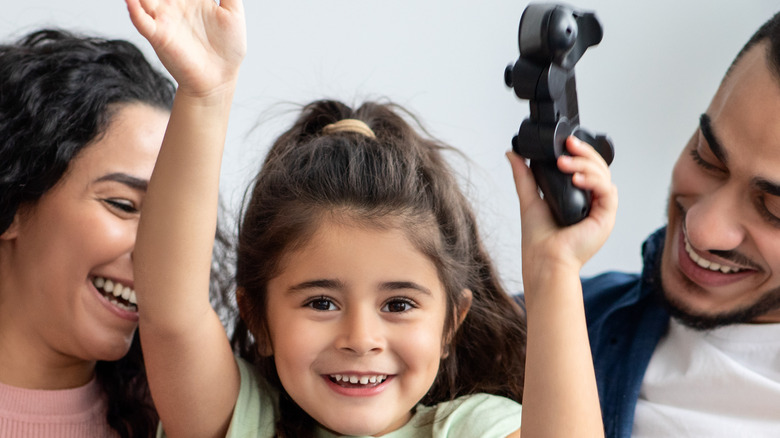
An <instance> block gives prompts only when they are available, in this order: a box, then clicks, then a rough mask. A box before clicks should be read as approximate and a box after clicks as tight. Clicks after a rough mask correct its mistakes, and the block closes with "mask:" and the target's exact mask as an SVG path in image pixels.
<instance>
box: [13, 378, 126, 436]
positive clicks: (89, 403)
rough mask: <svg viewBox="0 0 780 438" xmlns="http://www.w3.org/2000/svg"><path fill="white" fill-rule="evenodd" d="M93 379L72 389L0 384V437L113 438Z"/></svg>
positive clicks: (102, 401)
mask: <svg viewBox="0 0 780 438" xmlns="http://www.w3.org/2000/svg"><path fill="white" fill-rule="evenodd" d="M105 411H106V404H105V399H104V398H103V395H102V391H101V389H100V387H99V386H98V384H97V381H95V380H94V379H93V380H92V381H91V382H89V383H88V384H86V385H84V386H82V387H79V388H73V389H63V390H56V391H51V390H39V389H24V388H17V387H15V386H9V385H5V384H3V383H0V437H3V438H5V437H14V438H50V437H57V438H84V437H114V436H116V435H115V433H114V431H113V429H111V428H110V427H109V426H108V424H106V420H105Z"/></svg>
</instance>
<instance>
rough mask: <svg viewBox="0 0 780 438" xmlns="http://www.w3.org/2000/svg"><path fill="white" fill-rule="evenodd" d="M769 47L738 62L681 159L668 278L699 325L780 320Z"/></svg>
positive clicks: (777, 125)
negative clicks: (768, 61) (767, 55)
mask: <svg viewBox="0 0 780 438" xmlns="http://www.w3.org/2000/svg"><path fill="white" fill-rule="evenodd" d="M766 50H767V43H766V42H764V43H762V44H759V45H757V46H755V47H753V48H752V49H751V50H750V51H748V52H747V53H745V54H744V56H743V57H742V59H740V61H739V62H738V64H737V65H735V66H734V68H733V69H732V71H731V73H730V74H729V76H728V77H727V78H726V79H725V80H724V82H723V84H721V86H720V88H719V89H718V91H717V93H716V94H715V97H714V98H713V100H712V102H711V103H710V106H709V107H708V108H707V112H706V113H705V114H703V115H702V117H701V120H700V125H699V129H698V130H697V131H696V132H695V133H694V134H693V137H692V138H691V140H690V141H689V142H688V145H687V146H686V147H685V149H684V150H683V152H682V154H680V157H679V159H678V160H677V163H676V164H675V166H674V171H673V174H672V184H671V189H670V195H669V206H668V210H669V211H668V215H669V227H668V230H667V235H666V243H665V247H664V253H663V259H662V263H661V278H662V283H663V288H664V291H665V296H666V299H667V301H668V303H669V304H670V306H671V308H672V313H673V314H674V315H675V316H678V317H680V319H681V320H683V322H686V323H688V324H689V325H692V326H694V327H698V328H710V327H715V326H718V325H724V324H730V323H736V322H780V77H779V76H778V75H776V74H775V73H774V72H772V71H771V70H770V69H769V66H768V64H767V57H766V53H767V52H766Z"/></svg>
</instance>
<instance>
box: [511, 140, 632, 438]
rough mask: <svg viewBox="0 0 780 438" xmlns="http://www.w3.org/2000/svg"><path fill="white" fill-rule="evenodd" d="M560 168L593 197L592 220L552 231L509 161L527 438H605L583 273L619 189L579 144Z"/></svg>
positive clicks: (610, 220)
mask: <svg viewBox="0 0 780 438" xmlns="http://www.w3.org/2000/svg"><path fill="white" fill-rule="evenodd" d="M567 149H568V150H569V152H570V153H571V154H572V156H570V157H561V158H560V159H559V162H558V166H559V168H560V169H561V170H562V171H563V172H566V173H572V174H573V178H574V184H575V185H576V186H577V187H579V188H581V189H585V190H591V191H592V194H593V202H592V205H591V210H590V214H589V216H588V217H587V218H585V219H584V220H583V221H581V222H579V223H577V224H575V225H572V226H569V227H565V228H560V227H558V225H556V224H555V222H554V220H553V218H552V215H551V214H550V211H549V208H548V207H547V205H546V204H545V202H544V201H543V200H542V199H541V197H540V196H539V193H538V190H537V186H536V183H535V181H534V178H533V175H532V173H531V171H530V169H529V168H528V167H527V166H526V165H525V163H524V161H523V159H522V158H520V157H519V156H517V155H515V154H514V153H510V154H509V160H510V162H511V164H512V170H513V173H514V177H515V184H516V186H517V193H518V197H519V199H520V210H521V215H522V220H521V224H522V235H523V243H522V245H523V248H522V251H523V257H522V262H523V285H524V290H525V302H526V312H527V318H528V341H527V347H526V348H527V349H526V368H525V372H526V374H525V389H524V395H523V421H522V424H523V426H522V433H523V436H529V437H530V436H533V437H541V436H545V437H556V438H560V437H602V436H603V435H604V429H603V423H602V420H601V409H600V407H599V399H598V391H597V388H596V378H595V374H594V370H593V360H592V357H591V353H590V344H589V341H588V333H587V328H586V323H585V311H584V306H583V297H582V286H581V283H580V276H579V275H580V269H581V268H582V266H583V264H584V263H585V262H586V261H587V260H588V259H590V258H591V257H592V256H593V254H595V253H596V251H597V250H598V249H599V248H600V247H601V246H602V245H603V244H604V242H605V241H606V239H607V237H608V236H609V233H610V232H611V231H612V227H613V226H614V221H615V213H616V210H617V189H616V187H615V186H614V184H612V181H611V178H610V172H609V168H608V167H607V164H606V163H605V162H604V160H603V159H602V158H601V156H600V155H599V154H598V153H597V152H596V151H595V150H594V149H593V148H591V147H590V146H588V145H587V144H586V143H583V142H581V141H579V140H578V139H576V138H574V137H569V139H568V140H567Z"/></svg>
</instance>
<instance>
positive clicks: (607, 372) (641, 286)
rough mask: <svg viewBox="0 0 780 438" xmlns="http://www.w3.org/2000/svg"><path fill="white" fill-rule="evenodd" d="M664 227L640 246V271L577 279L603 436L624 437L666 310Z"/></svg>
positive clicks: (662, 329)
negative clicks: (662, 272) (662, 299)
mask: <svg viewBox="0 0 780 438" xmlns="http://www.w3.org/2000/svg"><path fill="white" fill-rule="evenodd" d="M665 235H666V228H661V229H660V230H658V231H656V232H655V233H653V234H652V235H651V236H650V237H649V238H648V239H647V240H646V241H645V243H644V245H643V247H642V258H643V263H644V269H643V271H642V274H641V275H639V274H624V273H618V272H608V273H605V274H601V275H598V276H596V277H593V278H589V279H584V280H583V282H582V288H583V293H584V296H585V315H586V318H587V324H588V334H589V336H590V346H591V351H592V354H593V363H594V367H595V371H596V382H597V384H598V390H599V398H600V399H601V411H602V414H603V417H604V418H603V419H604V430H605V434H606V436H607V438H617V437H629V436H631V429H632V427H633V425H634V410H635V408H636V402H637V399H638V397H639V389H640V387H641V385H642V379H643V377H644V374H645V370H646V369H647V365H648V363H649V362H650V357H651V356H652V355H653V351H654V350H655V347H656V345H657V344H658V341H659V340H660V339H661V337H662V336H663V335H664V334H665V333H666V330H667V328H668V325H669V314H668V313H667V312H666V310H665V309H664V307H663V305H662V304H661V302H660V300H659V297H660V296H661V285H660V275H659V270H660V264H661V254H662V252H663V245H664V237H665Z"/></svg>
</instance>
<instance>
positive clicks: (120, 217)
mask: <svg viewBox="0 0 780 438" xmlns="http://www.w3.org/2000/svg"><path fill="white" fill-rule="evenodd" d="M174 93H175V88H174V86H173V83H172V82H171V81H170V80H168V79H167V78H166V77H165V76H163V75H162V74H160V73H159V72H157V71H156V70H155V69H153V68H152V67H151V66H150V64H149V63H148V62H147V61H146V59H145V58H144V56H143V55H142V53H141V52H140V51H139V50H138V49H137V48H136V47H134V46H133V45H132V44H130V43H128V42H126V41H118V40H113V41H111V40H105V39H100V38H93V37H87V36H81V35H74V34H71V33H68V32H64V31H60V30H41V31H37V32H33V33H31V34H29V35H27V36H25V37H23V38H21V39H20V40H19V41H17V42H15V43H12V44H8V45H2V46H0V436H20V435H21V436H24V435H35V436H39V435H37V434H42V433H48V434H52V433H53V434H55V435H57V436H60V437H70V436H121V437H145V436H152V435H154V432H155V430H156V427H157V423H158V417H157V414H156V412H155V410H154V407H153V405H152V403H151V399H150V397H149V392H148V386H147V382H146V375H145V371H144V367H143V360H142V356H141V351H140V346H139V343H138V339H137V337H136V336H135V331H136V326H137V321H138V315H137V307H136V305H135V292H134V291H133V267H132V254H133V248H134V245H135V234H136V227H137V224H138V217H139V212H140V209H141V205H142V203H143V198H144V194H145V190H146V183H147V181H148V179H149V176H150V175H151V173H152V168H153V167H154V163H155V160H156V157H157V154H158V152H159V148H160V144H161V141H162V138H163V134H164V131H165V126H166V124H167V121H168V116H169V113H170V109H171V105H172V102H173V96H174ZM42 390H43V391H42Z"/></svg>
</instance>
